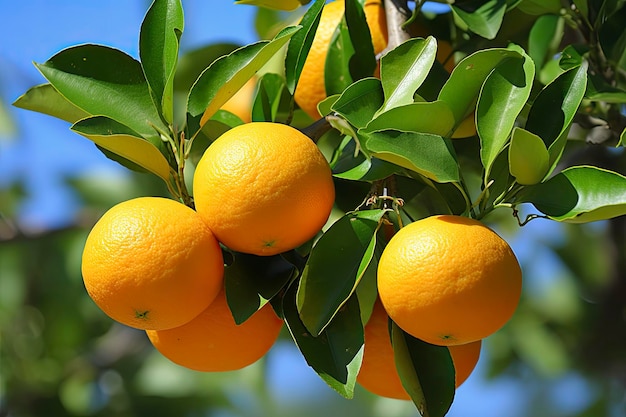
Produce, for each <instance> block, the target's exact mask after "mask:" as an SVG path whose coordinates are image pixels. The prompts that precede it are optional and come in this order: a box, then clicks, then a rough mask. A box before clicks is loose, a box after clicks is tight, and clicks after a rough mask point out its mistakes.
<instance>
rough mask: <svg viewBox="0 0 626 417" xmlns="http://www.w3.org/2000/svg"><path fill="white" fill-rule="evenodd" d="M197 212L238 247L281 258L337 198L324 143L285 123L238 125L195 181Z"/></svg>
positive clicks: (216, 145) (213, 149)
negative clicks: (317, 144) (320, 148)
mask: <svg viewBox="0 0 626 417" xmlns="http://www.w3.org/2000/svg"><path fill="white" fill-rule="evenodd" d="M193 192H194V200H195V205H196V210H197V211H198V213H199V214H200V216H202V218H203V219H204V220H205V222H206V224H207V225H208V226H209V228H210V229H211V230H212V231H213V233H214V234H215V236H216V237H217V239H218V240H219V241H220V242H222V243H223V244H224V245H226V246H227V247H229V248H230V249H232V250H235V251H238V252H245V253H251V254H255V255H275V254H277V253H281V252H285V251H288V250H291V249H293V248H295V247H297V246H300V245H301V244H303V243H305V242H307V241H308V240H309V239H311V238H313V237H314V236H315V235H316V234H317V233H318V232H319V231H320V230H321V228H322V226H323V225H324V224H325V222H326V220H327V219H328V216H329V214H330V211H331V209H332V207H333V203H334V199H335V189H334V185H333V179H332V173H331V170H330V167H329V165H328V162H327V161H326V159H325V158H324V155H323V154H322V153H321V152H320V150H319V149H318V147H317V146H316V145H315V143H313V142H312V141H311V140H310V139H309V138H308V137H307V136H305V135H304V134H303V133H301V132H300V131H298V130H297V129H294V128H293V127H290V126H287V125H283V124H279V123H268V122H259V123H247V124H244V125H241V126H237V127H235V128H233V129H231V130H229V131H227V132H226V133H224V134H223V135H222V136H220V137H219V138H218V139H217V140H216V141H215V142H213V143H212V144H211V146H209V147H208V149H207V150H206V152H205V153H204V155H203V156H202V158H201V159H200V161H199V162H198V166H197V167H196V171H195V174H194V179H193Z"/></svg>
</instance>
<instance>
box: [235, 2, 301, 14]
mask: <svg viewBox="0 0 626 417" xmlns="http://www.w3.org/2000/svg"><path fill="white" fill-rule="evenodd" d="M306 3H308V1H305V0H236V1H235V4H247V5H251V6H259V7H267V8H268V9H274V10H284V11H288V12H290V11H292V10H295V9H297V8H298V7H300V6H302V5H303V4H306Z"/></svg>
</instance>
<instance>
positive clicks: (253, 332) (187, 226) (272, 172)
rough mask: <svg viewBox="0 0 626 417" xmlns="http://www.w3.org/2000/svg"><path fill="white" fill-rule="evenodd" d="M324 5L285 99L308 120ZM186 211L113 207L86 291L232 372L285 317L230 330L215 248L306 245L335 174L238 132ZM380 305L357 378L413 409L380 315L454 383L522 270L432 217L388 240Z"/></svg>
mask: <svg viewBox="0 0 626 417" xmlns="http://www.w3.org/2000/svg"><path fill="white" fill-rule="evenodd" d="M343 8H344V3H343V1H341V0H338V1H335V2H331V3H328V4H327V5H326V6H325V8H324V11H323V13H322V17H321V21H320V25H319V28H318V31H317V34H316V37H315V40H314V42H313V46H312V48H311V53H310V54H309V57H308V59H307V61H306V64H305V66H304V69H303V72H302V76H301V80H300V82H299V84H298V88H297V89H296V92H295V100H296V102H297V103H298V105H299V106H300V107H301V108H302V109H303V110H304V111H305V112H307V113H308V114H309V115H310V116H311V117H313V118H318V117H319V113H318V112H317V103H318V102H319V101H321V100H322V99H323V98H325V96H326V92H325V90H324V84H323V83H324V78H323V77H324V74H323V62H324V58H325V54H326V51H327V49H328V45H329V43H330V41H331V36H332V34H333V32H334V29H335V27H336V26H337V24H338V23H339V20H340V19H341V16H342V15H343ZM365 13H366V17H367V21H368V24H369V26H370V31H371V34H372V40H373V44H374V47H375V50H376V52H377V53H378V52H380V51H381V50H382V49H384V48H385V46H386V38H387V34H386V24H385V16H384V10H383V8H382V4H381V2H380V1H379V0H368V1H367V2H366V3H365ZM193 197H194V204H195V207H194V208H190V207H188V206H186V205H184V204H182V203H179V202H177V201H174V200H171V199H166V198H157V197H142V198H136V199H133V200H129V201H125V202H122V203H120V204H118V205H116V206H114V207H113V208H111V209H110V210H109V211H108V212H107V213H105V214H104V216H103V217H102V218H101V219H100V220H99V221H98V222H97V223H96V225H95V226H94V227H93V229H92V230H91V232H90V234H89V236H88V238H87V241H86V244H85V249H84V253H83V259H82V273H83V279H84V284H85V287H86V289H87V292H88V293H89V295H90V296H91V298H92V299H93V300H94V301H95V303H96V304H97V305H98V306H99V307H100V308H101V309H102V310H103V311H104V312H105V313H106V314H107V315H109V316H110V317H111V318H112V319H114V320H116V321H118V322H120V323H123V324H125V325H128V326H131V327H134V328H138V329H143V330H145V331H146V333H147V336H148V338H149V340H150V341H151V342H152V344H153V345H154V346H155V347H156V349H157V350H158V351H159V352H161V353H162V354H163V355H164V356H166V357H167V358H169V359H170V360H172V361H173V362H175V363H177V364H179V365H182V366H185V367H187V368H190V369H194V370H198V371H226V370H235V369H240V368H243V367H245V366H247V365H249V364H252V363H253V362H255V361H257V360H258V359H260V358H261V357H262V356H263V355H264V354H265V353H266V352H267V351H268V350H269V349H270V348H271V346H272V345H273V344H274V342H275V341H276V339H277V338H278V335H279V332H280V331H281V328H282V324H283V321H282V320H281V319H280V318H279V317H278V316H277V315H276V314H275V312H274V310H273V309H272V307H271V305H269V304H266V305H264V306H263V307H261V308H260V309H259V310H258V311H257V312H256V313H255V314H254V315H252V316H251V317H250V318H249V319H248V320H246V321H245V322H244V323H242V324H239V325H237V324H236V323H235V321H234V319H233V316H232V314H231V311H230V309H229V306H228V303H227V299H226V294H225V291H224V259H223V257H222V254H223V252H222V250H223V247H226V248H228V249H229V250H231V251H235V252H242V253H248V254H254V255H258V256H270V255H276V254H279V253H283V252H286V251H289V250H291V249H294V248H296V247H298V246H300V245H302V244H304V243H306V242H307V241H309V240H311V239H312V238H314V237H315V236H316V234H318V233H319V231H320V230H321V229H322V227H323V226H324V224H325V223H326V222H327V220H328V217H329V214H330V212H331V210H332V207H333V204H334V200H335V189H334V185H333V178H332V172H331V169H330V167H329V164H328V162H327V160H326V159H325V157H324V156H323V155H322V153H321V152H320V150H319V149H318V147H317V146H316V145H315V144H314V143H313V142H312V141H311V140H310V139H309V138H308V137H306V136H305V135H304V134H302V133H301V132H300V131H298V130H296V129H294V128H292V127H290V126H287V125H283V124H278V123H265V122H251V123H250V122H249V123H246V124H243V125H240V126H238V127H235V128H233V129H231V130H229V131H228V132H226V133H225V134H223V135H222V136H220V137H219V138H218V139H217V140H216V141H215V142H213V143H212V144H211V146H209V148H207V150H206V152H205V154H204V155H203V157H202V158H201V160H200V161H199V163H198V165H197V167H196V170H195V173H194V178H193ZM377 282H378V299H377V301H376V303H375V305H374V308H373V311H372V314H371V317H370V319H369V321H368V322H367V323H366V325H365V327H364V333H365V343H364V354H363V363H362V366H361V369H360V372H359V374H358V377H357V380H358V382H359V383H360V384H361V385H362V386H363V387H365V388H366V389H367V390H369V391H371V392H373V393H375V394H378V395H381V396H385V397H391V398H399V399H410V398H409V395H408V393H407V392H406V391H405V389H404V388H403V386H402V383H401V381H400V377H399V375H398V373H397V370H396V366H395V363H394V354H393V347H392V343H391V339H390V336H389V326H388V323H389V319H391V320H393V321H394V322H395V323H396V324H397V325H398V326H399V327H400V328H401V329H402V330H403V331H405V332H406V333H408V334H410V335H411V336H413V337H415V338H418V339H420V340H423V341H425V342H428V343H431V344H435V345H442V346H448V348H449V352H450V356H451V359H452V362H453V364H454V368H455V375H456V377H455V383H456V386H457V387H458V386H459V385H460V384H461V383H463V382H464V381H465V379H466V378H467V377H468V376H469V375H470V373H471V372H472V370H473V369H474V367H475V366H476V363H477V361H478V358H479V354H480V349H481V341H482V339H484V338H485V337H487V336H489V335H490V334H492V333H494V332H495V331H497V330H498V329H499V328H500V327H502V326H503V325H504V324H505V323H506V322H507V321H508V320H509V319H510V317H511V316H512V314H513V312H514V310H515V308H516V306H517V303H518V300H519V297H520V293H521V271H520V267H519V264H518V262H517V260H516V258H515V255H514V254H513V252H512V251H511V249H510V247H509V246H508V244H507V243H506V242H505V241H504V240H503V239H502V238H500V237H499V236H498V235H497V234H496V233H495V232H493V231H492V230H491V229H489V228H488V227H486V226H485V225H483V224H482V223H481V222H479V221H477V220H472V219H469V218H466V217H460V216H452V215H447V216H432V217H428V218H426V219H423V220H419V221H416V222H414V223H411V224H409V225H407V226H405V227H403V228H402V229H400V230H399V231H398V233H396V234H395V235H394V236H393V237H392V238H391V239H390V240H389V242H388V244H387V246H386V248H385V250H384V252H383V254H382V256H381V258H380V261H379V264H378V278H377Z"/></svg>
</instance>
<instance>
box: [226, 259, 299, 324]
mask: <svg viewBox="0 0 626 417" xmlns="http://www.w3.org/2000/svg"><path fill="white" fill-rule="evenodd" d="M232 255H233V262H232V263H231V264H230V265H228V266H227V267H226V268H225V269H224V289H225V291H226V299H227V300H228V306H229V307H230V311H231V312H232V314H233V318H234V319H235V323H237V324H241V323H243V322H244V321H246V320H247V319H248V318H249V317H250V316H252V315H253V314H254V313H255V312H256V311H257V310H258V309H260V308H261V307H263V306H264V305H265V304H266V303H267V301H268V300H271V299H272V298H273V297H274V296H275V295H276V294H278V293H279V291H280V290H281V289H282V288H283V287H285V286H286V285H287V283H288V282H289V281H290V280H291V279H292V278H293V277H294V274H295V273H296V267H295V266H294V265H292V264H291V263H289V262H287V261H286V260H285V259H284V258H282V257H281V256H280V255H275V256H256V255H249V254H244V253H233V254H232Z"/></svg>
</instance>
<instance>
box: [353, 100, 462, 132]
mask: <svg viewBox="0 0 626 417" xmlns="http://www.w3.org/2000/svg"><path fill="white" fill-rule="evenodd" d="M453 127H454V115H453V114H452V111H451V110H450V107H449V106H448V105H447V104H446V103H445V102H443V101H432V102H426V101H422V102H417V103H411V104H406V105H403V106H399V107H394V108H393V109H391V110H388V111H386V112H384V113H381V114H379V115H378V116H377V117H375V118H374V119H373V120H372V121H370V122H369V123H368V124H367V126H366V127H365V128H364V129H362V130H363V131H364V132H375V131H379V130H389V129H394V130H400V131H402V132H415V133H431V134H433V135H439V136H444V137H446V136H448V135H449V134H450V132H451V131H452V129H453Z"/></svg>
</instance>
